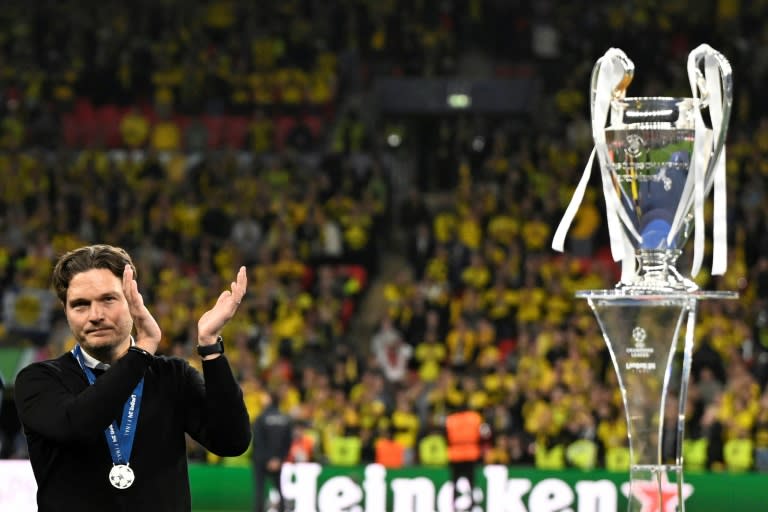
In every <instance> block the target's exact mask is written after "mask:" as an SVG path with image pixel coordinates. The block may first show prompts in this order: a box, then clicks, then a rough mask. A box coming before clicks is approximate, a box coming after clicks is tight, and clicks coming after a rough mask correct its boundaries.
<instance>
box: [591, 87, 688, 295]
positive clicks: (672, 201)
mask: <svg viewBox="0 0 768 512" xmlns="http://www.w3.org/2000/svg"><path fill="white" fill-rule="evenodd" d="M697 103H698V101H696V100H695V99H693V98H669V97H647V98H616V99H613V100H612V101H611V120H612V122H611V125H610V126H608V127H606V128H605V143H606V146H607V152H606V157H607V158H606V162H605V168H604V169H603V172H605V173H608V175H609V176H610V179H611V181H612V182H613V192H614V193H615V194H616V199H617V200H618V204H619V205H620V206H621V209H622V210H623V214H624V215H623V216H622V217H625V218H626V219H627V221H626V224H624V225H623V226H622V228H623V229H624V230H625V236H626V238H627V239H629V240H633V241H634V243H633V248H634V252H635V256H636V259H637V261H636V264H637V268H638V270H637V272H636V277H635V279H634V281H632V282H622V283H620V284H619V286H620V287H623V288H628V289H634V290H636V291H642V290H649V291H653V292H657V291H659V290H664V289H670V290H690V289H695V286H696V285H695V284H694V283H693V282H691V281H690V280H688V279H686V278H684V277H683V276H682V275H681V274H680V273H679V272H678V271H677V268H676V261H677V259H678V257H679V256H680V255H681V254H682V250H683V247H684V246H685V243H686V241H687V240H688V238H689V236H690V233H691V228H692V227H693V222H692V219H693V215H692V207H693V204H692V203H691V202H690V201H688V202H686V201H685V194H684V192H685V189H686V183H688V181H689V179H690V175H691V163H692V161H693V152H694V142H695V127H694V122H695V109H696V108H698V105H697ZM678 215H679V216H680V219H681V221H678V222H676V216H678ZM673 228H674V229H673ZM635 234H637V235H639V236H635Z"/></svg>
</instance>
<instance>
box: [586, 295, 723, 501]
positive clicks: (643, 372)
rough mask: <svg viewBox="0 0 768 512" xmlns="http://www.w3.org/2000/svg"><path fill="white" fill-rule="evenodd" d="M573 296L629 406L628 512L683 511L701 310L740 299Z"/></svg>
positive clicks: (671, 296)
mask: <svg viewBox="0 0 768 512" xmlns="http://www.w3.org/2000/svg"><path fill="white" fill-rule="evenodd" d="M576 296H577V297H580V298H584V299H586V300H587V301H588V303H589V306H590V308H592V311H593V312H594V314H595V317H596V318H597V321H598V323H599V324H600V329H601V331H602V333H603V339H604V340H605V344H606V346H607V347H608V351H609V353H610V355H611V361H612V362H613V367H614V370H615V372H616V377H617V381H618V384H619V389H620V391H621V397H622V401H623V403H624V412H625V418H626V422H627V434H628V435H627V437H628V447H629V486H628V489H627V491H626V493H627V498H628V500H629V506H628V511H629V512H642V511H643V510H646V509H645V508H643V503H648V501H649V500H656V503H657V504H659V505H661V504H663V503H665V502H668V501H669V500H677V501H676V503H677V504H678V505H677V510H678V511H681V512H682V511H683V510H685V508H684V503H685V497H686V496H685V495H684V485H683V451H682V446H683V439H684V436H685V420H686V407H685V405H686V400H687V394H688V380H689V378H690V372H691V362H692V358H693V344H694V331H695V327H696V307H697V304H698V302H699V301H701V300H707V299H734V298H737V297H738V294H736V293H734V292H728V291H713V292H705V291H696V292H677V293H671V292H661V293H653V292H651V291H650V290H648V291H647V293H642V294H638V293H634V292H627V291H625V290H582V291H579V292H577V293H576ZM664 446H667V447H669V446H672V449H671V450H669V449H667V450H664V449H663V447H664ZM673 487H674V488H675V491H670V489H671V488H673ZM654 510H656V509H654ZM658 510H669V509H662V508H658Z"/></svg>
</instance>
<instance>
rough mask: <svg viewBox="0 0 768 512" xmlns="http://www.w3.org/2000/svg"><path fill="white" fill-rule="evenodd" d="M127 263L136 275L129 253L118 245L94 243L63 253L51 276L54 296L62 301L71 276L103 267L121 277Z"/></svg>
mask: <svg viewBox="0 0 768 512" xmlns="http://www.w3.org/2000/svg"><path fill="white" fill-rule="evenodd" d="M126 265H129V266H130V267H131V269H133V274H134V276H135V275H136V267H135V266H134V265H133V260H132V259H131V257H130V255H129V254H128V253H127V252H126V251H125V250H124V249H122V248H120V247H114V246H112V245H105V244H96V245H88V246H85V247H80V248H79V249H75V250H73V251H69V252H67V253H65V254H63V255H62V256H61V257H60V258H59V260H58V261H57V262H56V266H55V267H54V268H53V274H52V276H51V284H52V286H53V289H54V291H55V292H56V296H57V297H58V298H59V300H60V301H61V302H62V303H64V302H66V300H67V290H68V289H69V282H70V281H71V280H72V278H73V277H74V276H75V275H77V274H79V273H81V272H86V271H88V270H92V269H95V268H105V269H107V270H109V271H110V272H112V273H113V274H114V275H115V276H117V277H119V278H121V279H122V277H123V271H124V270H125V266H126Z"/></svg>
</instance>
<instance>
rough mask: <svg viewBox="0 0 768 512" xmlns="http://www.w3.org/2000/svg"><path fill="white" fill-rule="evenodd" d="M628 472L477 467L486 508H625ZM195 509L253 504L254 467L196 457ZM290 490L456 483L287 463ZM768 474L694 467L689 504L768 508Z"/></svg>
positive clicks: (708, 510)
mask: <svg viewBox="0 0 768 512" xmlns="http://www.w3.org/2000/svg"><path fill="white" fill-rule="evenodd" d="M627 476H628V475H626V474H623V473H609V472H605V471H590V472H580V471H558V472H549V471H536V470H533V469H528V468H524V469H520V468H507V467H504V466H485V467H482V468H479V469H478V480H477V485H478V490H477V491H476V494H477V495H478V497H480V495H482V497H481V501H482V510H483V511H485V512H562V511H564V510H571V511H579V512H583V511H589V512H616V511H620V512H624V511H625V510H626V509H627V500H626V497H625V496H624V494H623V493H622V487H623V486H624V487H625V484H626V482H627ZM190 478H191V481H192V498H193V504H194V510H195V512H203V511H206V512H213V511H222V512H223V511H250V510H251V507H252V505H251V500H252V495H253V493H252V484H251V476H250V471H249V469H248V468H235V467H217V466H209V465H192V467H191V468H190ZM284 479H285V480H284V481H285V482H286V483H285V484H284V488H285V492H286V495H288V496H290V497H292V498H293V499H296V509H295V510H296V512H313V511H318V512H330V511H341V510H345V509H347V510H349V509H350V507H355V508H357V507H359V508H357V509H358V510H359V511H360V512H384V511H392V510H395V509H396V510H397V511H398V512H409V511H414V512H417V511H418V512H448V511H449V510H451V508H450V505H449V500H450V492H451V486H450V484H446V481H447V480H448V471H447V469H444V468H439V469H437V468H424V467H415V468H414V467H412V468H408V469H400V470H385V469H384V468H382V467H381V466H376V465H371V466H360V467H354V468H338V467H321V466H318V465H314V464H300V465H287V466H286V473H285V474H284ZM765 482H766V475H762V474H756V473H747V474H729V473H691V474H689V475H686V477H685V494H687V495H688V497H687V499H686V501H685V506H686V510H691V511H695V512H723V511H725V510H749V511H757V510H767V508H766V507H767V505H766V499H767V498H768V491H766V484H765ZM665 489H668V490H669V494H665V495H664V500H665V504H664V506H663V507H662V508H661V509H659V508H658V507H652V506H650V505H647V506H646V508H643V511H644V512H646V511H647V512H673V511H674V510H675V506H674V503H673V502H672V500H670V497H671V496H672V492H673V489H672V484H669V487H665Z"/></svg>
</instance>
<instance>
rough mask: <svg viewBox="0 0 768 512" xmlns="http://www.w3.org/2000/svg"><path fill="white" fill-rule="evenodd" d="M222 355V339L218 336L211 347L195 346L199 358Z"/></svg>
mask: <svg viewBox="0 0 768 512" xmlns="http://www.w3.org/2000/svg"><path fill="white" fill-rule="evenodd" d="M223 353H224V339H223V338H222V337H221V336H219V337H218V338H216V343H214V344H213V345H198V346H197V355H199V356H200V357H205V356H210V355H212V354H223Z"/></svg>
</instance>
